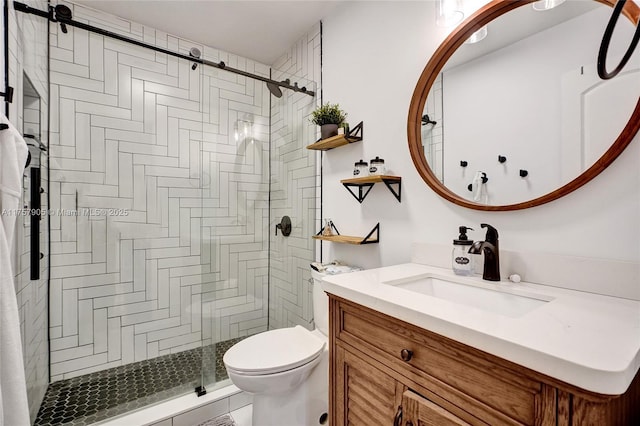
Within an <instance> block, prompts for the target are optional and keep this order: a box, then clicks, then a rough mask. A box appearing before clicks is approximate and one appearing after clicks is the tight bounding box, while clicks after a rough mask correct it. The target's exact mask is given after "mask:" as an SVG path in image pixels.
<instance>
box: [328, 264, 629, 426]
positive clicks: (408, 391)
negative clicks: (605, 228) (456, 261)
mask: <svg viewBox="0 0 640 426" xmlns="http://www.w3.org/2000/svg"><path fill="white" fill-rule="evenodd" d="M448 274H450V271H447V270H441V269H440V268H433V267H427V266H424V265H415V264H407V265H398V266H395V267H387V268H380V269H378V270H372V271H362V272H357V273H354V274H346V275H344V276H341V277H329V278H327V279H326V280H325V282H323V288H324V289H325V290H326V291H327V292H328V293H329V296H330V320H331V325H330V327H331V336H330V345H331V347H330V352H331V362H330V389H332V390H333V391H332V393H331V395H330V412H331V424H333V425H346V424H354V425H374V424H380V425H403V426H409V425H416V426H417V425H438V426H440V425H466V424H472V425H517V424H526V425H627V424H628V425H632V424H640V375H638V373H637V370H638V369H637V364H638V363H637V361H638V350H637V348H638V344H639V340H640V337H639V334H638V330H639V326H640V310H638V309H640V304H639V302H635V301H629V300H627V299H616V298H611V297H606V296H602V297H601V296H597V295H592V294H583V293H580V292H575V291H568V290H567V291H565V290H562V289H554V288H547V287H546V286H536V285H532V284H526V283H525V284H524V285H517V286H516V285H509V284H497V285H495V284H494V285H491V284H485V283H483V282H481V280H480V282H478V280H479V279H478V278H477V277H475V278H473V279H470V280H469V281H466V282H465V281H464V280H463V281H462V284H460V282H447V284H449V285H451V286H453V287H455V286H456V285H464V286H467V287H469V288H470V289H471V290H472V291H475V289H477V288H480V289H483V290H488V291H493V292H495V293H499V294H498V297H499V298H503V296H504V295H505V294H506V298H507V300H508V299H509V298H511V296H513V295H515V296H516V299H512V300H508V303H510V304H518V303H519V301H518V298H520V297H528V298H533V297H539V299H537V300H538V301H540V302H541V304H539V305H532V306H525V307H524V308H522V309H520V308H517V309H516V310H515V311H510V312H500V313H496V312H491V311H492V309H491V307H490V305H487V306H485V307H484V308H483V307H481V306H479V305H477V304H476V305H473V304H474V303H476V300H474V299H482V298H483V297H484V296H482V295H481V294H480V293H479V294H477V295H473V298H472V299H471V301H470V303H471V304H467V303H466V302H465V303H457V302H454V301H453V300H454V299H455V297H458V296H453V298H452V297H449V296H446V295H445V296H442V295H443V293H442V292H440V293H438V294H433V293H432V294H428V292H422V293H418V292H415V291H414V289H412V288H411V286H409V287H406V286H405V288H402V287H403V284H406V283H412V282H424V278H425V277H431V278H433V277H434V276H438V277H439V278H442V279H443V280H444V281H446V280H447V279H449V278H450V279H452V280H456V279H457V277H454V276H450V275H448ZM403 275H404V276H403ZM451 275H453V274H451ZM431 278H430V279H431ZM473 280H476V281H473ZM478 286H479V287H478ZM492 286H493V287H492ZM537 287H540V288H537ZM432 290H433V289H432ZM436 290H437V289H436ZM461 292H463V293H464V292H465V289H462V290H461ZM525 294H526V295H527V296H523V295H525ZM488 297H489V298H491V297H493V295H488ZM496 300H497V299H496ZM458 302H459V300H458ZM617 303H620V305H619V306H618V307H617V309H616V304H617ZM499 304H500V302H498V303H496V305H499ZM581 307H582V308H584V309H585V310H586V311H585V312H582V313H581V312H580V309H581ZM498 309H500V308H498ZM567 309H573V310H572V311H571V312H568V313H569V314H570V317H571V318H573V319H568V318H569V316H567V315H564V314H563V313H562V312H561V310H565V312H566V310H567ZM616 310H617V311H618V313H619V315H618V317H617V318H611V316H612V315H613V316H616V314H615V312H614V311H616ZM587 311H588V312H587ZM589 312H590V313H591V314H592V315H593V318H586V317H584V315H589ZM600 315H603V316H606V317H608V319H605V318H600ZM601 320H603V321H604V323H603V324H602V327H600V328H599V329H595V330H592V332H590V333H589V332H586V333H585V331H586V329H587V328H592V323H591V322H590V321H596V322H600V321H601ZM477 321H481V322H477ZM620 321H621V322H620ZM625 322H626V326H625V325H623V324H624V323H625ZM615 323H618V324H620V327H621V328H622V329H621V330H608V331H607V328H608V327H609V326H610V325H611V324H615ZM535 324H538V325H537V326H536V325H535ZM583 326H584V329H583ZM612 335H615V336H614V337H611V336H612ZM607 336H609V337H607ZM607 339H610V340H607ZM618 340H619V342H620V343H621V344H620V346H619V347H614V346H612V345H615V344H616V342H617V341H618ZM581 341H582V343H581ZM625 341H626V343H624V342H625ZM602 345H605V346H602ZM554 346H555V347H554ZM563 346H566V347H563ZM589 352H591V353H589ZM593 352H599V353H597V354H594V353H593ZM612 354H615V355H612ZM610 355H611V356H610ZM514 361H515V362H514ZM627 361H629V365H628V366H627V368H620V365H618V364H617V363H618V362H622V363H623V364H625V363H627ZM532 367H534V368H532Z"/></svg>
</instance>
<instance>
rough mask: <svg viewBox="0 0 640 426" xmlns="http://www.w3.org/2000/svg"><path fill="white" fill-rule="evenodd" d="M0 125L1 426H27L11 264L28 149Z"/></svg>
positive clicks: (3, 119) (12, 130)
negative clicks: (0, 222) (0, 127)
mask: <svg viewBox="0 0 640 426" xmlns="http://www.w3.org/2000/svg"><path fill="white" fill-rule="evenodd" d="M0 122H2V123H6V124H8V125H9V129H6V130H0V213H3V214H1V215H0V221H2V226H0V426H23V425H24V426H28V425H30V424H31V422H30V420H29V405H28V402H27V384H26V380H25V372H24V364H23V360H22V339H21V338H20V318H19V317H18V302H17V300H16V289H15V284H14V281H13V268H12V262H11V253H12V250H13V249H14V246H13V236H14V232H15V223H16V217H17V216H16V213H15V212H17V209H18V208H19V207H20V198H21V195H22V173H23V172H24V167H25V162H26V161H27V152H28V148H27V144H26V142H25V141H24V139H23V138H22V136H21V135H20V133H18V131H17V130H16V129H15V127H13V126H12V125H11V123H9V121H8V120H7V118H6V117H5V116H4V115H1V116H0Z"/></svg>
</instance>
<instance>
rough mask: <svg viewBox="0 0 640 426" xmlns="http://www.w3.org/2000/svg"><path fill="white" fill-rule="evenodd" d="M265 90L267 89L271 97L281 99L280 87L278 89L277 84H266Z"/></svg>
mask: <svg viewBox="0 0 640 426" xmlns="http://www.w3.org/2000/svg"><path fill="white" fill-rule="evenodd" d="M267 89H269V92H271V94H272V95H273V96H275V97H276V98H281V97H282V90H280V87H278V85H277V84H274V83H271V82H268V83H267Z"/></svg>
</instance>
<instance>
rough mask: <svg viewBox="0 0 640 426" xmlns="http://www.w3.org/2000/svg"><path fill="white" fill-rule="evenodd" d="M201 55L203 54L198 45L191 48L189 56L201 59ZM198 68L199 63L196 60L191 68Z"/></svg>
mask: <svg viewBox="0 0 640 426" xmlns="http://www.w3.org/2000/svg"><path fill="white" fill-rule="evenodd" d="M200 55H202V52H200V49H198V48H197V47H192V48H191V50H189V56H191V57H193V58H196V59H200ZM196 68H198V63H197V62H194V63H193V65H191V69H192V70H195V69H196Z"/></svg>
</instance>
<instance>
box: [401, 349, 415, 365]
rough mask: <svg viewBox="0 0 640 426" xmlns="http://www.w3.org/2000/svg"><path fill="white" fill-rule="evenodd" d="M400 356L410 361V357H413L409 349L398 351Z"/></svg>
mask: <svg viewBox="0 0 640 426" xmlns="http://www.w3.org/2000/svg"><path fill="white" fill-rule="evenodd" d="M400 358H402V360H403V361H406V362H409V361H411V358H413V351H410V350H409V349H403V350H401V351H400Z"/></svg>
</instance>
